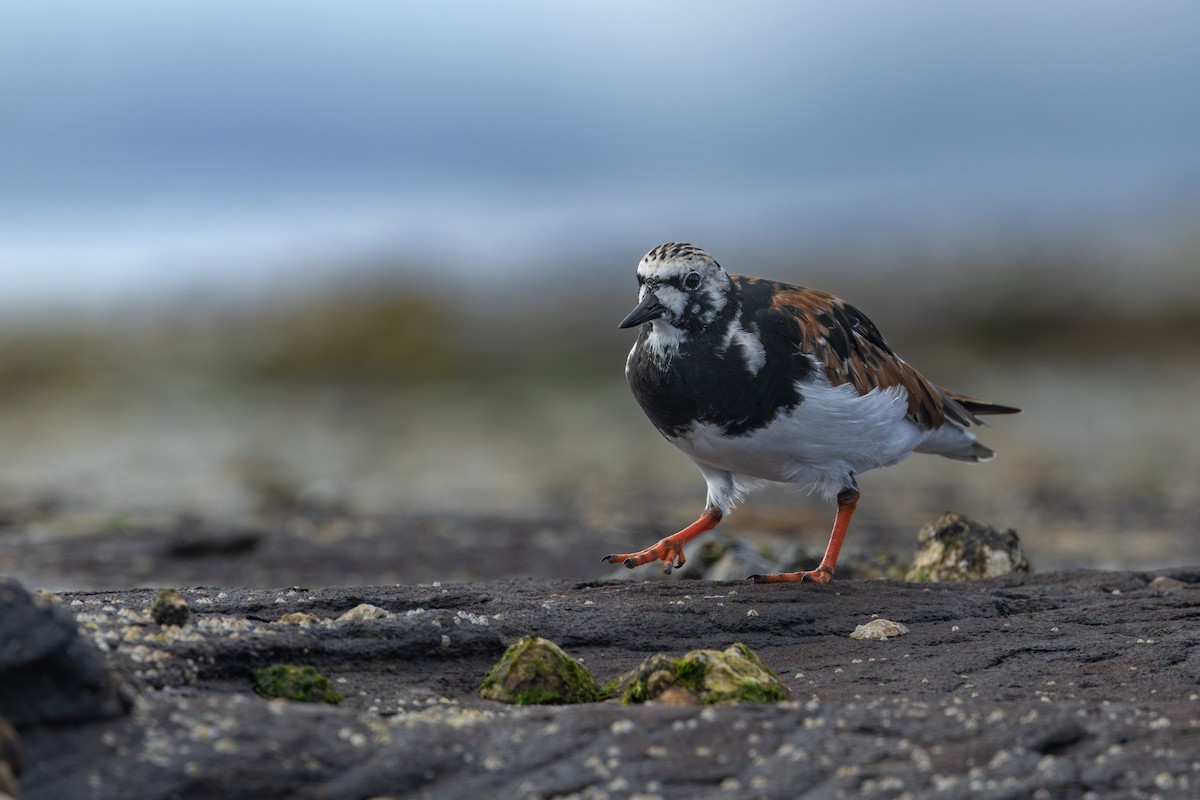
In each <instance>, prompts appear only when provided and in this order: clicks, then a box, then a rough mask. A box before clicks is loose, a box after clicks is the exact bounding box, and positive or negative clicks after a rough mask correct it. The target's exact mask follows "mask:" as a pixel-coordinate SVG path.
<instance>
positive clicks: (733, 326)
mask: <svg viewBox="0 0 1200 800" xmlns="http://www.w3.org/2000/svg"><path fill="white" fill-rule="evenodd" d="M637 279H638V287H639V289H638V301H639V302H638V304H637V307H636V308H634V309H633V311H632V312H630V314H629V316H627V317H626V318H625V319H624V320H622V321H621V324H620V326H619V327H621V328H632V327H634V326H637V325H640V326H642V329H641V331H640V332H639V333H638V337H637V341H636V342H635V343H634V345H633V349H632V350H631V351H630V352H629V359H628V360H627V361H626V363H625V376H626V378H627V379H628V381H629V386H630V388H631V389H632V390H633V396H634V397H635V398H637V401H638V403H639V404H640V405H641V407H642V410H643V411H645V412H646V416H648V417H649V418H650V421H651V422H653V423H654V426H655V427H656V428H658V430H659V431H660V432H661V433H662V435H663V436H664V437H666V439H667V441H669V442H671V444H673V445H675V446H676V447H678V448H679V449H680V450H682V451H683V452H685V453H687V454H688V455H689V456H690V457H691V459H692V460H693V461H695V462H696V466H698V467H699V468H700V472H701V473H702V474H703V475H704V480H705V481H706V482H707V483H708V501H707V503H706V505H705V508H704V513H703V514H701V515H700V518H699V519H698V520H696V521H695V522H693V523H692V524H691V525H689V526H687V527H686V528H684V529H683V530H681V531H679V532H678V533H675V534H672V535H670V536H667V537H666V538H664V539H662V540H661V541H660V542H658V543H657V544H655V545H654V546H653V547H648V548H646V549H645V550H641V551H639V552H636V553H620V554H614V555H610V556H605V558H604V560H605V561H608V562H613V563H623V564H624V565H625V566H626V567H636V566H639V565H641V564H648V563H650V562H652V561H661V562H662V563H663V571H664V572H666V573H668V574H669V573H670V572H671V570H672V568H678V567H680V566H682V565H683V563H684V553H683V546H684V545H685V544H687V543H688V542H690V541H691V540H692V539H694V538H696V537H697V536H699V535H700V534H702V533H704V532H705V531H707V530H711V529H712V528H713V527H715V526H716V525H717V523H718V522H720V521H721V518H722V517H724V516H725V515H726V514H728V513H729V512H730V511H731V510H732V509H733V506H734V504H735V503H737V502H738V501H739V500H741V499H742V496H743V495H744V494H745V493H746V492H748V491H750V490H752V489H756V488H758V487H759V486H761V485H762V484H764V483H767V482H772V481H774V482H779V483H786V484H793V485H796V486H800V487H806V486H807V487H814V488H817V489H820V490H821V491H822V492H823V493H824V494H825V496H826V497H827V498H836V499H837V517H836V519H835V520H834V523H833V533H832V534H831V535H830V537H829V546H828V547H827V548H826V550H825V557H824V558H822V559H821V563H820V565H819V566H817V568H816V569H813V570H810V571H808V572H781V573H774V574H770V575H752V576H751V579H752V580H754V581H756V582H759V583H784V582H794V581H804V580H811V581H814V582H816V583H829V582H830V581H831V580H833V572H834V569H835V568H836V567H837V559H838V552H839V551H840V550H841V547H842V539H843V537H844V536H845V535H846V529H847V527H849V525H850V517H851V516H852V515H853V514H854V508H855V506H856V505H857V504H858V498H859V491H858V484H857V483H856V482H855V479H854V476H855V475H857V474H859V473H860V472H865V471H866V470H869V469H874V468H876V467H886V466H889V465H891V464H895V463H897V462H898V461H901V460H903V459H904V458H907V457H908V456H909V455H911V454H912V453H934V454H936V455H940V456H946V457H947V458H953V459H957V460H959V461H987V460H989V459H991V458H993V457H995V455H996V454H995V453H994V452H993V451H991V450H989V449H988V448H987V447H984V446H983V445H982V444H980V443H979V441H978V440H977V439H976V438H975V434H973V433H972V432H971V431H970V430H969V428H970V427H971V426H972V425H981V424H983V423H982V422H980V420H979V415H983V414H1011V413H1015V412H1016V411H1018V410H1019V409H1016V408H1012V407H1010V406H1002V405H996V404H994V403H986V402H983V401H981V400H975V399H973V398H970V397H967V396H965V395H961V394H957V393H956V392H951V391H949V390H946V389H942V388H940V387H939V386H937V385H935V384H933V383H932V382H930V381H929V379H927V378H926V377H925V376H923V375H921V373H919V372H917V371H916V370H915V369H913V368H912V367H910V366H909V365H908V364H907V363H906V362H905V361H904V359H902V358H900V356H898V355H896V353H895V352H894V351H893V350H892V348H891V347H889V346H888V344H887V342H886V341H884V339H883V336H882V335H881V334H880V333H879V330H878V329H877V328H876V327H875V325H874V324H873V323H872V322H871V320H869V319H867V317H866V315H864V314H863V313H862V312H861V311H859V310H858V309H857V308H855V307H854V306H852V305H850V304H849V303H846V302H845V301H843V300H840V299H838V298H837V297H834V296H833V295H831V294H826V293H825V292H821V291H817V290H816V289H806V288H801V287H798V286H789V285H787V284H784V283H776V282H774V281H767V280H761V279H759V278H748V277H742V276H739V275H730V274H728V273H726V272H725V270H724V269H722V268H721V265H720V264H718V263H717V262H716V261H715V260H714V259H713V258H712V256H710V255H709V254H708V253H706V252H704V251H703V250H701V249H700V248H699V247H696V246H695V245H691V244H680V243H676V242H671V243H668V244H662V245H659V246H658V247H656V248H654V249H653V250H651V251H650V252H649V253H647V254H646V256H645V257H644V258H643V259H642V260H641V262H640V263H639V264H638V267H637Z"/></svg>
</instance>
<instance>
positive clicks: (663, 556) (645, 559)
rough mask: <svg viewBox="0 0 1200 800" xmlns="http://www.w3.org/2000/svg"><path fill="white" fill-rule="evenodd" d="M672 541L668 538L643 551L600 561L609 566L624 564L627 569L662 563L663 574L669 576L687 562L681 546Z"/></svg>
mask: <svg viewBox="0 0 1200 800" xmlns="http://www.w3.org/2000/svg"><path fill="white" fill-rule="evenodd" d="M672 539H674V537H672V536H668V537H667V538H665V539H663V540H662V541H660V542H659V543H658V544H656V545H654V546H653V547H647V548H646V549H645V550H639V551H638V552H636V553H614V554H612V555H609V556H605V557H604V558H603V559H602V560H603V561H607V562H608V563H609V564H624V565H625V566H626V567H628V568H629V569H633V568H634V567H640V566H641V565H642V564H649V563H650V562H651V561H661V562H663V574H665V575H670V574H671V570H673V569H679V568H680V567H682V566H683V565H684V562H686V561H687V558H685V557H684V555H683V545H682V544H681V543H679V542H677V541H672Z"/></svg>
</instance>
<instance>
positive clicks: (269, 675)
mask: <svg viewBox="0 0 1200 800" xmlns="http://www.w3.org/2000/svg"><path fill="white" fill-rule="evenodd" d="M254 691H256V692H258V693H259V694H260V695H262V696H263V697H266V698H268V699H274V698H277V697H282V698H284V699H287V700H299V701H301V702H304V703H331V704H334V705H336V704H337V703H340V702H342V695H341V694H340V693H339V692H338V691H337V690H336V689H334V688H333V684H332V683H330V681H329V679H328V678H326V677H325V676H324V675H322V674H321V673H319V672H317V670H316V668H314V667H298V666H295V665H294V664H272V665H271V666H269V667H260V668H259V669H256V670H254Z"/></svg>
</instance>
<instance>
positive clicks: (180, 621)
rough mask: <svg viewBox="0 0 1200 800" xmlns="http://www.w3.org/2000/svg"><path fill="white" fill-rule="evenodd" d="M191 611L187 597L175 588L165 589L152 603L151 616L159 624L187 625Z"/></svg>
mask: <svg viewBox="0 0 1200 800" xmlns="http://www.w3.org/2000/svg"><path fill="white" fill-rule="evenodd" d="M190 613H191V611H190V609H189V608H188V602H187V599H186V598H184V596H183V595H181V594H180V593H179V592H177V591H175V590H174V589H163V590H162V591H161V592H159V593H158V594H157V595H155V596H154V602H152V603H151V604H150V616H151V617H153V618H154V621H155V622H157V623H158V624H159V625H178V626H179V627H181V628H182V627H183V626H184V625H187V621H188V616H189V615H190Z"/></svg>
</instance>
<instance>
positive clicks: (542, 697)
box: [479, 636, 610, 706]
mask: <svg viewBox="0 0 1200 800" xmlns="http://www.w3.org/2000/svg"><path fill="white" fill-rule="evenodd" d="M609 693H610V692H609V690H608V689H601V688H600V687H599V686H597V685H596V679H595V678H593V677H592V673H590V672H588V669H587V667H585V666H583V664H580V663H579V662H578V661H576V660H575V659H573V658H571V657H570V656H568V655H567V654H566V653H564V652H563V651H562V648H560V647H559V646H558V645H556V644H555V643H554V642H551V641H550V640H548V639H543V638H541V637H540V636H527V637H526V638H524V639H522V640H521V641H519V642H517V643H516V644H514V645H513V646H512V647H510V648H508V650H507V651H506V652H505V653H504V655H503V656H502V657H501V659H500V661H498V662H497V663H496V665H495V666H494V667H492V669H491V671H489V672H488V674H487V676H486V677H485V678H484V679H483V683H482V684H480V686H479V695H480V697H483V698H484V699H485V700H497V701H499V702H501V703H511V704H513V705H521V706H528V705H548V704H554V703H591V702H595V701H597V700H601V699H604V698H605V697H608V696H609Z"/></svg>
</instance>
